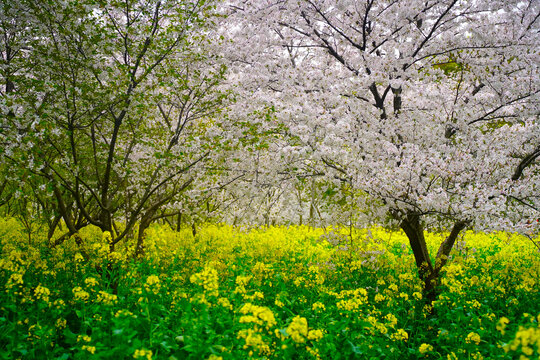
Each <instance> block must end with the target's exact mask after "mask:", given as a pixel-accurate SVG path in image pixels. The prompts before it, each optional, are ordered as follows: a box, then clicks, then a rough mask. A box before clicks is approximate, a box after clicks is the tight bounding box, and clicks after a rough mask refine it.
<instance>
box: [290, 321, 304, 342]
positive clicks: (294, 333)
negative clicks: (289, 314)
mask: <svg viewBox="0 0 540 360" xmlns="http://www.w3.org/2000/svg"><path fill="white" fill-rule="evenodd" d="M287 334H289V336H290V337H291V338H292V339H293V341H294V342H297V343H303V342H305V341H306V336H307V335H308V323H307V319H306V318H304V317H301V316H299V315H297V316H295V317H294V318H293V320H292V322H291V323H290V324H289V326H288V327H287Z"/></svg>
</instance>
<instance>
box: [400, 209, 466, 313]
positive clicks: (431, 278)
mask: <svg viewBox="0 0 540 360" xmlns="http://www.w3.org/2000/svg"><path fill="white" fill-rule="evenodd" d="M400 226H401V229H403V231H404V232H405V234H406V235H407V238H408V239H409V243H410V245H411V249H412V251H413V254H414V259H415V261H416V267H417V268H418V275H419V276H420V279H421V280H422V281H423V282H424V288H423V297H424V299H426V301H427V303H428V304H430V305H431V304H432V303H433V301H435V300H436V299H437V296H438V293H439V291H438V289H437V286H438V284H439V275H440V272H441V270H442V268H443V267H444V265H446V263H447V262H448V256H449V255H450V252H451V251H452V247H453V246H454V243H455V242H456V239H457V237H458V235H459V233H460V232H461V231H462V230H463V229H465V227H466V226H467V222H466V221H457V222H456V223H455V224H454V226H453V228H452V231H451V232H450V234H449V235H448V237H447V238H446V239H445V240H444V241H443V242H442V244H441V245H440V247H439V250H438V251H437V255H436V258H435V266H433V262H432V261H431V258H430V257H429V252H428V249H427V245H426V239H425V237H424V227H423V226H422V223H421V222H420V215H416V214H408V215H407V216H406V217H405V218H404V219H402V221H401V224H400Z"/></svg>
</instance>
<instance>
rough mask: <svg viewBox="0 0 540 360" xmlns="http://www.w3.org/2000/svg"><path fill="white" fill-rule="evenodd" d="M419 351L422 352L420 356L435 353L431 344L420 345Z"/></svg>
mask: <svg viewBox="0 0 540 360" xmlns="http://www.w3.org/2000/svg"><path fill="white" fill-rule="evenodd" d="M418 351H419V352H420V354H426V353H428V352H431V351H433V346H432V345H430V344H426V343H423V344H422V345H420V347H419V348H418Z"/></svg>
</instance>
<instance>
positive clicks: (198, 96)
mask: <svg viewBox="0 0 540 360" xmlns="http://www.w3.org/2000/svg"><path fill="white" fill-rule="evenodd" d="M2 4H3V5H2V6H3V8H2V21H3V22H2V31H3V34H2V35H3V36H2V37H3V39H4V43H3V47H2V51H1V52H2V59H3V65H4V66H3V67H2V77H1V79H2V80H1V81H2V85H3V87H4V88H5V91H3V92H2V98H1V104H2V107H1V109H2V124H1V128H2V134H1V141H2V144H3V147H2V148H3V151H2V162H3V163H4V164H6V165H5V166H7V167H9V169H12V170H13V171H11V170H10V171H11V172H10V176H11V178H15V179H16V180H18V181H19V182H20V181H22V180H23V179H22V177H21V176H15V177H13V175H14V172H17V171H21V169H24V170H25V173H28V174H27V175H28V176H31V177H32V179H34V180H33V184H34V186H37V187H38V188H41V189H42V191H43V193H44V194H45V195H46V196H47V201H48V202H49V203H52V204H54V209H55V211H56V214H58V217H61V219H62V220H63V223H64V224H65V226H66V227H67V229H68V231H67V233H66V234H65V236H62V237H60V238H59V239H56V241H55V242H56V243H59V242H61V241H63V239H65V238H67V237H68V236H70V235H73V234H76V233H77V231H78V230H79V229H81V228H82V227H84V226H86V225H89V224H92V225H95V226H97V227H99V228H100V229H101V230H103V231H109V232H110V233H111V234H112V241H111V249H113V248H114V245H115V244H116V243H118V242H119V241H121V240H122V239H124V238H125V237H126V236H128V235H129V234H131V233H132V232H133V229H134V227H135V226H136V224H138V225H139V227H138V228H139V231H138V234H139V240H138V251H142V249H143V243H142V240H143V236H144V230H145V229H146V228H147V227H148V226H149V224H150V223H151V222H152V221H154V220H156V219H158V218H160V217H167V216H174V215H176V214H177V213H178V211H177V210H175V209H174V208H173V207H171V206H170V205H171V204H174V203H176V202H177V201H178V200H179V198H180V196H181V195H182V193H183V192H184V191H185V190H186V189H188V187H189V186H191V185H192V184H193V183H194V182H196V180H197V176H198V172H199V171H200V169H202V165H203V164H204V163H212V162H213V161H215V159H216V158H219V157H221V156H223V155H222V153H221V151H218V150H217V147H218V146H220V145H219V144H221V143H226V139H225V136H226V131H225V130H226V129H225V127H226V125H224V122H223V121H224V120H226V117H221V116H219V112H220V111H221V109H222V108H223V107H224V104H225V103H226V101H227V99H228V92H227V91H225V90H221V89H219V85H220V82H221V81H222V79H223V77H224V73H225V66H224V65H223V63H222V62H220V60H219V58H218V57H217V56H215V52H214V50H213V48H212V47H213V46H214V45H215V41H214V40H216V41H217V39H213V36H212V31H213V30H212V29H213V27H214V26H215V21H217V20H218V17H217V16H216V12H215V7H214V5H213V3H212V2H211V1H185V2H177V1H144V2H143V1H138V0H125V1H107V0H103V1H101V0H100V1H90V0H88V1H86V0H81V1H74V2H68V3H66V2H60V3H59V2H56V1H48V2H43V1H24V0H21V1H15V2H11V1H9V2H6V1H4V2H3V3H2ZM13 14H16V15H17V16H16V17H11V16H12V15H13ZM21 30H22V32H21ZM222 120H223V121H222ZM164 209H166V210H164ZM56 223H57V222H56ZM51 225H54V223H53V224H51ZM55 227H56V225H54V226H53V229H52V231H54V228H55Z"/></svg>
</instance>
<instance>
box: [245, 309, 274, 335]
mask: <svg viewBox="0 0 540 360" xmlns="http://www.w3.org/2000/svg"><path fill="white" fill-rule="evenodd" d="M240 313H241V314H243V315H242V316H241V317H240V320H239V321H240V322H241V323H254V324H257V325H259V326H262V327H264V328H266V329H267V330H268V329H270V328H271V327H273V326H275V325H276V319H275V317H274V314H273V313H272V310H270V309H269V308H267V307H264V306H257V305H253V304H251V303H247V304H244V306H242V308H241V309H240Z"/></svg>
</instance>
